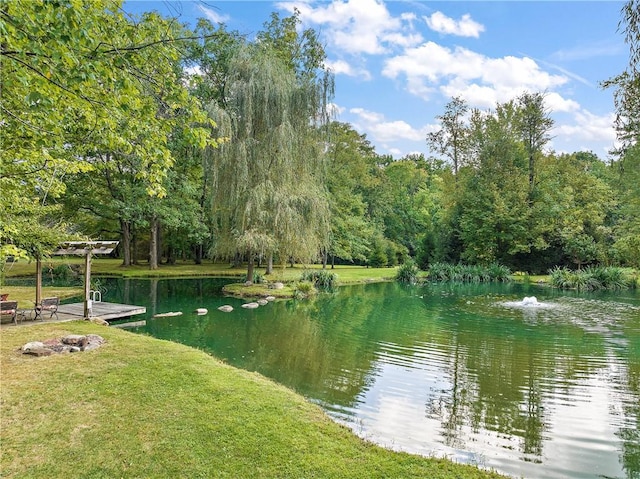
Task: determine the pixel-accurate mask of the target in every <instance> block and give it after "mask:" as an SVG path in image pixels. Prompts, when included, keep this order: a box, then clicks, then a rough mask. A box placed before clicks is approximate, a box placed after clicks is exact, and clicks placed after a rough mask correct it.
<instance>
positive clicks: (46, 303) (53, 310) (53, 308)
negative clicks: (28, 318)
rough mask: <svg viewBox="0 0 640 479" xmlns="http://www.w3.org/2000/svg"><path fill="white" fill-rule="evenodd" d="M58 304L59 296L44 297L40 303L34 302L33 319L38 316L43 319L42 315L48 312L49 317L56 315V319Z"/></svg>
mask: <svg viewBox="0 0 640 479" xmlns="http://www.w3.org/2000/svg"><path fill="white" fill-rule="evenodd" d="M59 305H60V298H44V299H43V300H42V301H41V302H40V304H36V306H35V308H34V311H35V316H34V318H33V320H34V321H35V320H37V319H38V317H39V318H40V319H42V320H43V321H44V315H45V314H47V313H48V314H49V319H51V318H52V317H53V315H55V316H56V319H58V306H59Z"/></svg>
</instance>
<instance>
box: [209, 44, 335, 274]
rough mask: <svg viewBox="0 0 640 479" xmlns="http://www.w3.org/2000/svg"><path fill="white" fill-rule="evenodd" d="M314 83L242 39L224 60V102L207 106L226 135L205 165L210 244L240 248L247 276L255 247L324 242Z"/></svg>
mask: <svg viewBox="0 0 640 479" xmlns="http://www.w3.org/2000/svg"><path fill="white" fill-rule="evenodd" d="M316 87H317V85H316V84H314V83H311V82H304V83H301V82H299V81H298V79H297V78H296V75H295V72H294V71H292V70H291V68H290V67H289V66H288V65H286V64H285V63H284V62H283V61H282V60H281V59H280V58H278V57H277V56H275V55H273V54H272V52H270V51H269V50H265V46H264V45H247V46H245V47H244V48H242V49H240V50H238V51H237V52H236V54H235V56H234V58H233V59H232V61H231V62H230V67H229V71H228V80H227V83H226V89H225V98H226V104H225V109H222V108H221V107H219V106H218V105H212V106H211V115H212V117H213V118H214V119H215V120H216V121H217V123H218V124H219V125H220V127H219V129H218V130H217V132H218V135H220V136H222V137H228V138H229V141H227V142H226V143H224V144H223V145H221V147H220V148H219V149H217V150H213V151H209V153H208V154H209V155H210V163H209V165H208V167H207V169H206V174H207V175H209V176H210V180H211V193H212V196H211V205H212V219H213V224H214V227H215V241H216V252H217V253H218V254H221V255H225V256H232V255H234V254H235V253H236V252H241V253H242V254H246V255H247V257H248V264H249V267H248V271H247V281H252V279H253V261H254V257H255V255H256V254H266V255H268V254H270V253H278V254H280V257H281V258H284V259H286V258H288V257H293V258H295V259H298V260H305V261H308V260H310V259H311V258H313V257H315V256H317V254H318V253H319V251H320V250H321V249H322V248H323V247H325V246H326V242H327V234H328V204H327V199H326V194H325V191H324V180H323V173H324V164H323V161H324V158H323V154H324V152H323V151H322V146H323V144H322V143H321V141H320V139H321V138H320V137H319V135H318V132H319V129H318V127H317V125H316V124H314V123H313V121H312V120H314V119H317V118H319V115H318V112H319V109H320V108H321V106H322V101H323V100H322V99H321V98H319V97H318V89H317V88H316Z"/></svg>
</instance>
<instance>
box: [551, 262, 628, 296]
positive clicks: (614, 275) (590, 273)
mask: <svg viewBox="0 0 640 479" xmlns="http://www.w3.org/2000/svg"><path fill="white" fill-rule="evenodd" d="M549 275H550V276H551V285H552V286H555V287H556V288H560V289H577V290H578V291H596V290H601V289H626V288H632V287H633V286H634V283H635V282H634V281H633V279H632V278H630V277H629V276H628V275H626V274H625V271H624V270H623V269H622V268H617V267H614V266H589V267H588V268H585V269H582V270H570V269H569V268H566V267H562V268H561V267H559V266H556V267H555V268H553V269H551V270H549Z"/></svg>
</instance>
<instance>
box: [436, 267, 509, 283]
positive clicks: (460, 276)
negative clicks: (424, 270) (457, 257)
mask: <svg viewBox="0 0 640 479" xmlns="http://www.w3.org/2000/svg"><path fill="white" fill-rule="evenodd" d="M510 275H511V270H510V269H509V268H507V267H506V266H504V265H501V264H498V263H492V264H490V265H488V266H480V265H465V264H450V263H432V264H431V265H430V266H429V279H430V280H431V281H440V282H452V283H490V282H506V281H510Z"/></svg>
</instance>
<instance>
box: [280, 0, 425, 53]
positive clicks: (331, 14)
mask: <svg viewBox="0 0 640 479" xmlns="http://www.w3.org/2000/svg"><path fill="white" fill-rule="evenodd" d="M277 7H278V8H281V9H283V10H286V11H289V12H293V10H294V8H297V9H298V11H299V12H300V19H301V20H302V21H303V22H304V23H305V24H306V23H309V24H313V25H318V26H320V27H321V29H322V31H323V33H324V36H325V38H326V40H327V42H328V43H329V44H330V45H331V46H333V47H335V48H337V49H339V50H341V51H343V52H347V53H350V54H368V55H379V54H383V53H386V52H388V50H389V49H390V48H392V47H406V46H413V45H417V44H418V43H419V42H421V41H422V40H423V39H422V36H421V35H419V34H417V33H415V32H414V30H413V21H414V20H415V19H416V16H415V15H414V14H411V13H408V14H401V15H400V16H399V17H394V16H392V15H391V14H390V13H389V10H387V7H386V6H385V4H384V2H382V1H379V0H346V1H343V0H334V1H332V2H331V3H328V4H325V3H323V4H320V5H319V6H317V7H314V6H312V5H310V4H308V3H305V2H281V3H278V4H277Z"/></svg>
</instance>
